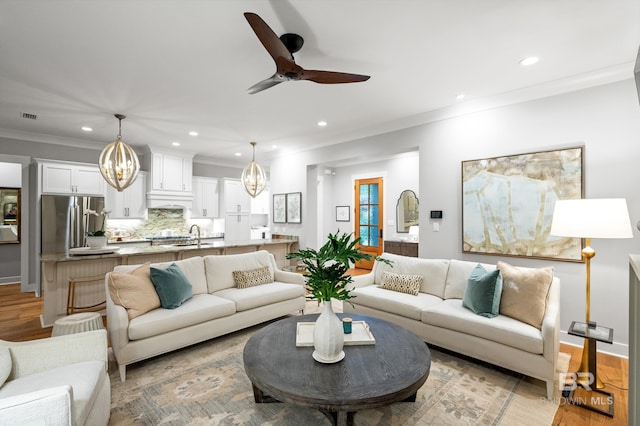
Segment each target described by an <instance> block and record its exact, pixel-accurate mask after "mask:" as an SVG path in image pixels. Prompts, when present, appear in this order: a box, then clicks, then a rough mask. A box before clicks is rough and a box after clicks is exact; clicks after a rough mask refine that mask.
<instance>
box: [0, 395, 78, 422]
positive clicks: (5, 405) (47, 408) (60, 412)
mask: <svg viewBox="0 0 640 426" xmlns="http://www.w3.org/2000/svg"><path fill="white" fill-rule="evenodd" d="M72 400H73V390H72V389H71V386H69V385H66V386H57V387H54V388H48V389H41V390H38V391H35V392H28V393H23V394H20V395H15V396H10V397H7V398H2V399H0V425H27V424H29V425H31V424H47V425H68V426H71V425H72V424H73V421H72V417H71V416H72V415H71V401H72Z"/></svg>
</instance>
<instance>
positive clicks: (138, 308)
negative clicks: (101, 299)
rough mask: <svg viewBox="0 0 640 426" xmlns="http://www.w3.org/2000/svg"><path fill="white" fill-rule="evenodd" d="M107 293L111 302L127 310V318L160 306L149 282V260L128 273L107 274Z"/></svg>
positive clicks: (130, 318) (132, 317)
mask: <svg viewBox="0 0 640 426" xmlns="http://www.w3.org/2000/svg"><path fill="white" fill-rule="evenodd" d="M109 294H110V295H111V300H113V303H115V304H117V305H120V306H123V307H124V308H125V309H126V310H127V315H128V316H129V320H132V319H134V318H135V317H139V316H140V315H142V314H145V313H147V312H149V311H152V310H154V309H157V308H159V307H160V299H159V298H158V293H156V290H155V288H154V287H153V283H152V282H151V273H150V264H149V262H147V263H145V264H144V265H142V266H140V267H139V268H136V269H134V270H133V271H131V272H129V273H128V274H118V273H115V272H112V273H111V274H109Z"/></svg>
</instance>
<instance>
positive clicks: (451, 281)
mask: <svg viewBox="0 0 640 426" xmlns="http://www.w3.org/2000/svg"><path fill="white" fill-rule="evenodd" d="M382 257H384V258H386V259H389V260H391V261H393V265H392V266H389V265H387V264H385V263H382V262H379V261H376V262H375V264H374V267H373V269H372V271H371V273H369V274H366V275H360V276H355V277H354V283H353V287H354V290H353V292H352V295H353V296H355V298H354V299H351V300H350V302H352V303H353V306H352V305H351V304H349V303H344V312H345V313H354V314H363V315H370V316H374V317H378V318H382V319H385V320H387V321H391V322H393V323H396V324H398V325H401V326H403V327H405V328H407V329H408V330H410V331H412V332H413V333H415V334H416V335H418V336H419V337H420V338H421V339H423V340H424V341H425V342H427V343H429V344H433V345H436V346H440V347H443V348H446V349H449V350H452V351H455V352H458V353H461V354H464V355H467V356H470V357H473V358H476V359H479V360H482V361H486V362H489V363H492V364H495V365H499V366H502V367H504V368H507V369H510V370H513V371H517V372H520V373H522V374H525V375H527V376H531V377H534V378H537V379H540V380H543V381H545V382H546V384H547V397H548V398H550V399H551V398H553V394H554V379H555V375H556V366H557V360H558V353H559V347H560V343H559V331H560V306H559V305H560V281H559V279H558V278H557V277H554V278H553V280H552V283H551V286H550V288H549V291H548V294H547V302H546V310H545V311H544V317H543V320H542V324H541V327H540V329H538V328H536V327H534V326H532V325H529V324H526V323H524V322H521V321H518V320H517V319H514V318H511V317H508V316H505V315H498V316H497V317H494V318H486V317H483V316H479V315H477V314H475V313H473V312H472V311H470V310H469V309H467V308H465V307H463V305H462V298H463V295H464V291H465V288H466V285H467V280H468V277H469V275H470V274H471V272H472V270H473V269H474V268H475V267H476V265H478V263H477V262H468V261H461V260H455V259H453V260H446V259H418V258H410V257H404V256H398V255H393V254H388V253H384V254H383V255H382ZM482 265H483V266H484V268H485V269H486V270H487V271H491V270H495V268H496V266H495V265H487V264H482ZM520 269H522V270H526V269H527V268H520ZM385 271H390V272H395V273H400V274H416V275H422V276H423V284H422V286H421V288H420V293H419V294H418V296H414V295H410V294H405V293H401V292H397V291H393V290H388V289H383V288H381V287H380V284H381V282H382V276H383V273H384V272H385Z"/></svg>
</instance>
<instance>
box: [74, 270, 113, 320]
mask: <svg viewBox="0 0 640 426" xmlns="http://www.w3.org/2000/svg"><path fill="white" fill-rule="evenodd" d="M97 282H101V283H104V275H96V276H93V277H85V278H71V279H70V280H69V289H68V292H67V315H71V314H75V313H76V312H95V311H101V310H102V309H104V308H105V306H106V305H107V301H106V300H104V301H102V302H100V303H96V304H95V305H89V306H76V286H77V285H82V284H88V283H97Z"/></svg>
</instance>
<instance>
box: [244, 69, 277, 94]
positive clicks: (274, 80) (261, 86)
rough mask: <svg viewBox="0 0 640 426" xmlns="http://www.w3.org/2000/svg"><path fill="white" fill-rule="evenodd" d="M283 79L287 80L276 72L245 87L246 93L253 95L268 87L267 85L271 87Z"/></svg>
mask: <svg viewBox="0 0 640 426" xmlns="http://www.w3.org/2000/svg"><path fill="white" fill-rule="evenodd" d="M283 81H287V79H286V78H285V77H283V76H282V75H280V74H278V73H276V74H274V75H272V76H271V77H269V78H267V79H266V80H262V81H260V82H258V83H256V84H254V85H253V86H251V87H249V88H248V89H247V93H248V94H250V95H253V94H254V93H258V92H262V91H263V90H265V89H268V88H269V87H273V86H275V85H276V84H280V83H282V82H283Z"/></svg>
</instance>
